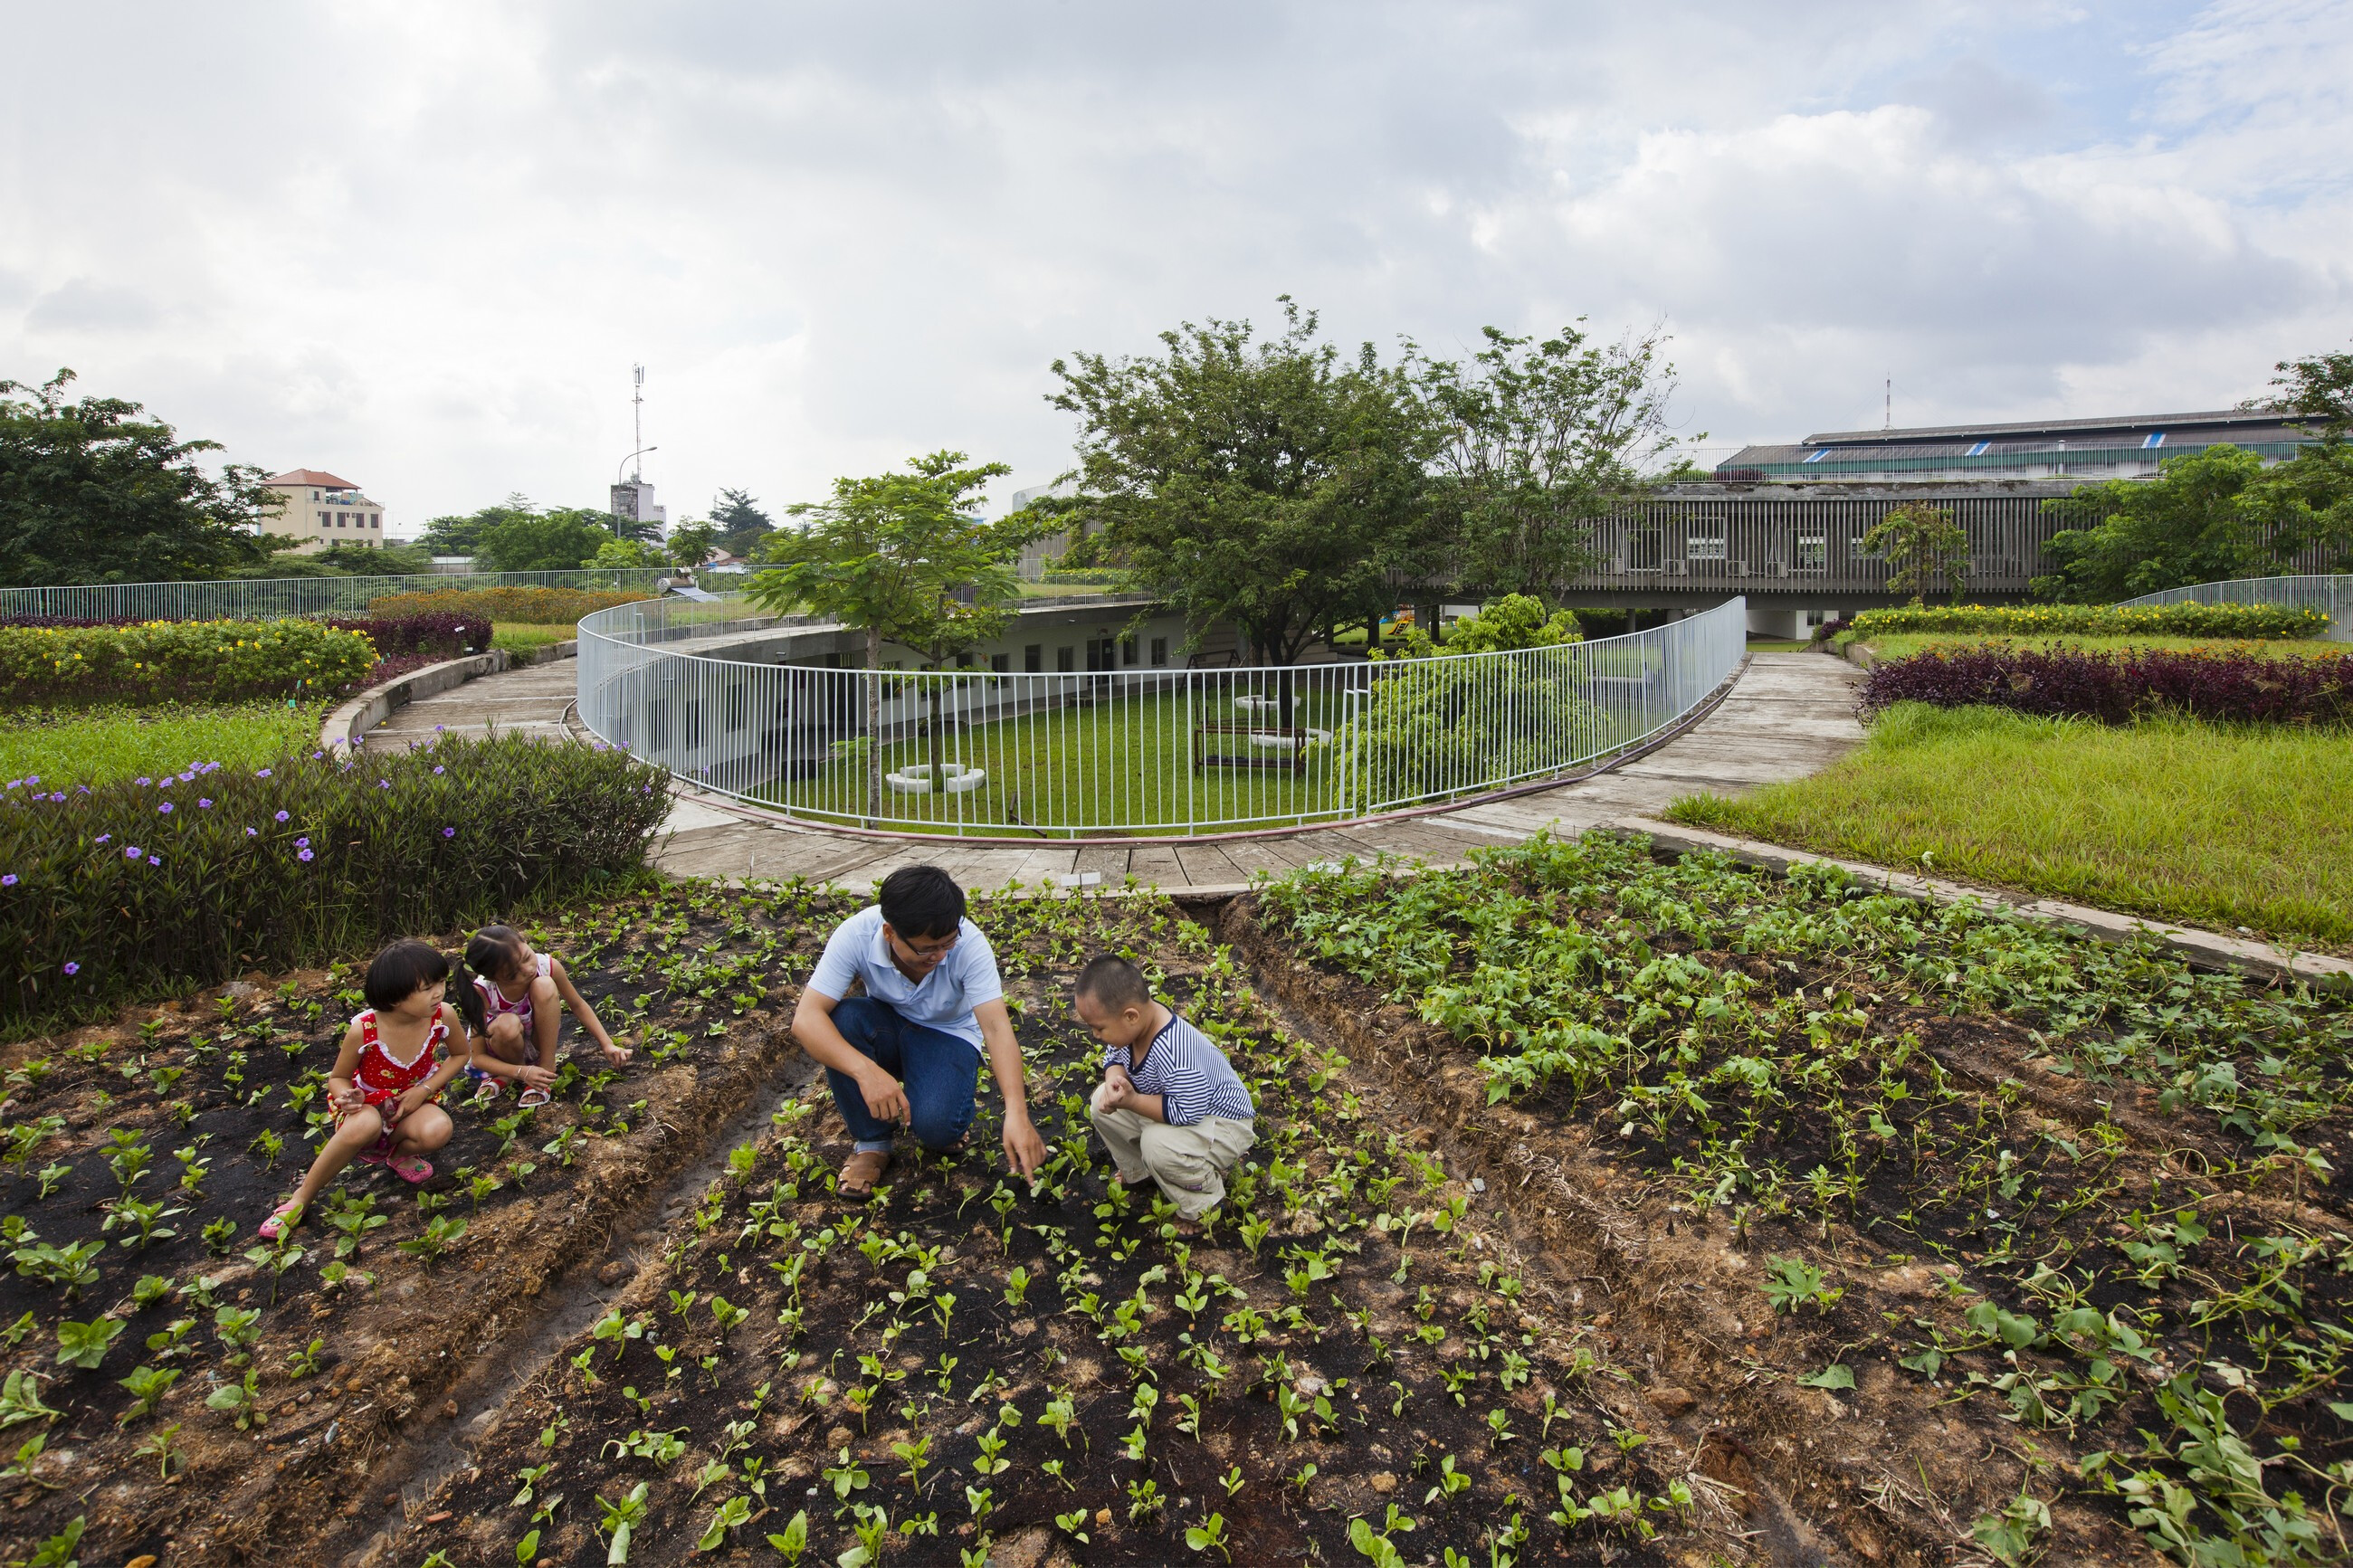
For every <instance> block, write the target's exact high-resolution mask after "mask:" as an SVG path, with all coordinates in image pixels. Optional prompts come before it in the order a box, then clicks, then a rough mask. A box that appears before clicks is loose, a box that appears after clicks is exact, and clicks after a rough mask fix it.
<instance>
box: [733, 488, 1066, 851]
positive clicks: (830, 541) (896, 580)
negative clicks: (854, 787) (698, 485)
mask: <svg viewBox="0 0 2353 1568" xmlns="http://www.w3.org/2000/svg"><path fill="white" fill-rule="evenodd" d="M964 463H965V454H964V453H962V452H934V453H932V454H930V455H929V456H927V457H922V458H912V459H910V460H909V462H908V464H907V469H908V471H907V472H905V473H895V472H894V473H888V474H877V475H874V476H872V477H871V478H867V479H836V480H835V481H834V482H833V498H832V499H831V500H825V501H803V502H800V503H798V504H796V505H794V506H792V507H790V508H787V509H786V510H787V511H788V512H789V513H790V515H792V516H794V517H796V518H799V519H802V520H804V526H802V527H801V528H798V529H794V530H786V531H780V532H777V533H776V534H773V535H771V536H770V537H769V538H768V539H767V540H766V541H765V542H764V543H763V545H762V553H761V559H762V560H763V561H764V562H765V563H767V566H768V569H767V570H766V571H764V572H760V573H758V574H755V575H754V577H753V578H752V580H751V582H750V583H749V584H747V585H746V587H745V594H746V595H747V596H748V597H750V598H751V599H752V601H753V602H754V603H755V604H757V605H761V606H762V607H763V608H765V609H767V610H769V611H771V612H774V613H776V614H779V615H784V614H790V613H793V612H795V611H803V610H805V611H808V612H810V613H813V614H817V615H822V616H834V617H837V618H838V619H839V620H840V621H841V623H842V624H843V625H844V626H854V627H856V628H857V629H859V630H860V631H862V632H864V633H865V634H866V668H868V669H870V670H871V669H875V668H879V667H880V666H881V662H882V645H883V644H884V643H886V642H891V643H897V644H898V645H899V646H901V647H905V648H908V649H910V650H911V651H913V652H915V653H917V654H920V655H922V656H923V657H924V658H927V659H928V660H929V661H930V662H931V663H932V664H933V665H934V666H937V665H939V664H941V663H943V662H944V661H945V659H946V658H949V657H950V656H952V655H954V654H956V653H960V652H964V651H966V650H968V649H970V648H971V647H974V646H975V645H976V644H978V643H980V642H983V641H985V640H987V638H988V637H993V636H995V635H996V634H997V632H998V631H1000V630H1001V629H1002V628H1003V626H1004V625H1005V621H1006V617H1007V616H1008V614H1009V613H1010V611H1009V605H1011V603H1012V602H1013V600H1014V599H1015V597H1016V596H1017V595H1018V594H1019V592H1020V585H1019V582H1018V579H1017V578H1016V577H1015V575H1014V572H1013V562H1014V560H1015V559H1016V558H1017V557H1018V554H1019V553H1020V550H1021V546H1022V545H1023V544H1024V543H1025V542H1028V540H1029V538H1030V537H1032V535H1031V534H1030V533H1029V529H1030V527H1031V526H1032V521H1031V514H1030V513H1029V512H1027V511H1024V512H1018V513H1016V514H1014V517H1012V518H1010V519H1008V520H1007V521H1004V522H1001V523H995V524H991V523H987V522H983V521H979V520H978V518H977V517H976V516H975V515H974V514H975V512H976V511H977V510H978V509H979V506H980V503H981V499H982V496H983V494H984V492H985V491H986V490H987V486H988V482H989V481H990V480H991V479H999V478H1002V477H1003V476H1005V475H1007V474H1008V473H1011V472H1012V471H1013V470H1012V469H1010V468H1008V467H1006V466H1005V465H1004V464H1003V463H983V464H980V465H978V466H976V467H972V468H966V467H963V466H962V465H963V464H964ZM881 706H882V699H881V681H880V680H874V679H870V680H868V681H867V682H866V735H867V742H868V743H867V748H866V755H867V792H866V793H867V814H868V815H869V816H873V817H880V816H881V815H882V748H881V728H882V712H881ZM933 715H934V722H933V724H932V726H931V730H932V736H933V743H932V761H933V763H934V771H933V774H932V776H933V779H934V781H935V782H936V781H937V780H938V779H939V776H940V775H939V773H938V769H937V765H936V764H937V763H939V762H940V760H941V759H940V754H939V732H940V726H939V723H938V695H937V693H936V691H934V696H933Z"/></svg>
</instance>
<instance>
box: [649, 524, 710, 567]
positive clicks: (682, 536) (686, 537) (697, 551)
mask: <svg viewBox="0 0 2353 1568" xmlns="http://www.w3.org/2000/svg"><path fill="white" fill-rule="evenodd" d="M718 542H719V531H718V530H717V529H716V528H713V527H712V525H711V524H709V523H707V522H702V521H697V520H696V519H693V518H688V519H687V520H686V521H684V522H681V523H680V524H679V525H678V526H677V527H676V528H673V529H671V530H670V537H669V538H668V539H665V540H663V541H662V552H663V553H664V554H665V555H667V556H669V557H670V563H671V564H673V565H675V566H677V567H678V568H679V569H680V570H681V571H682V572H691V571H693V570H694V569H695V568H696V567H698V566H700V565H702V563H704V562H706V561H708V560H710V559H711V547H712V545H714V544H716V543H718Z"/></svg>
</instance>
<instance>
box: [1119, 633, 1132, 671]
mask: <svg viewBox="0 0 2353 1568" xmlns="http://www.w3.org/2000/svg"><path fill="white" fill-rule="evenodd" d="M1135 653H1136V647H1135V639H1134V637H1122V638H1120V639H1119V662H1120V663H1122V664H1124V665H1128V664H1134V662H1135Z"/></svg>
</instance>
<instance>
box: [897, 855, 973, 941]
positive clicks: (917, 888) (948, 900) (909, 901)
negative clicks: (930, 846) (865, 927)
mask: <svg viewBox="0 0 2353 1568" xmlns="http://www.w3.org/2000/svg"><path fill="white" fill-rule="evenodd" d="M882 920H883V922H884V923H885V924H886V925H888V926H889V927H890V928H891V929H892V931H897V932H898V933H899V934H900V935H901V936H902V937H904V938H906V939H907V940H909V941H911V942H913V941H920V940H922V939H923V938H925V937H933V938H937V937H943V936H954V935H955V933H956V932H957V931H958V930H960V929H961V928H962V926H963V923H964V889H962V888H959V887H957V886H956V879H955V878H954V877H951V876H949V875H948V874H947V873H946V872H945V871H943V870H941V869H940V868H938V867H937V866H902V867H901V868H899V869H897V870H895V871H893V872H892V873H891V874H890V875H889V876H887V877H885V878H883V879H882Z"/></svg>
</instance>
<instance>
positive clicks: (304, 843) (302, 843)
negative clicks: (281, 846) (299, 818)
mask: <svg viewBox="0 0 2353 1568" xmlns="http://www.w3.org/2000/svg"><path fill="white" fill-rule="evenodd" d="M294 847H295V848H297V849H308V848H309V847H311V841H310V840H309V839H307V838H297V839H296V840H294Z"/></svg>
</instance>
